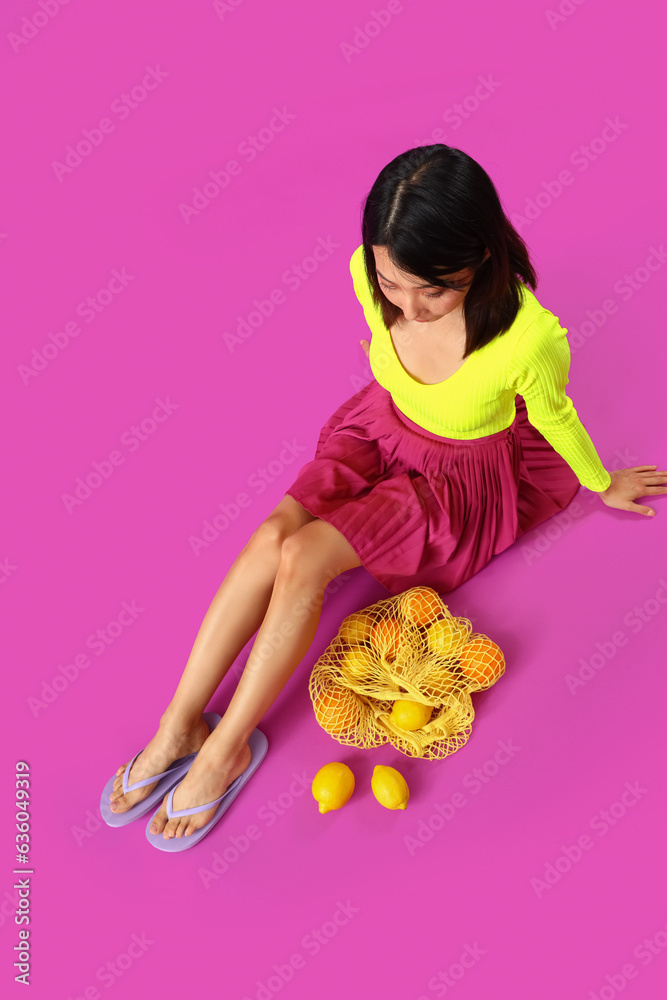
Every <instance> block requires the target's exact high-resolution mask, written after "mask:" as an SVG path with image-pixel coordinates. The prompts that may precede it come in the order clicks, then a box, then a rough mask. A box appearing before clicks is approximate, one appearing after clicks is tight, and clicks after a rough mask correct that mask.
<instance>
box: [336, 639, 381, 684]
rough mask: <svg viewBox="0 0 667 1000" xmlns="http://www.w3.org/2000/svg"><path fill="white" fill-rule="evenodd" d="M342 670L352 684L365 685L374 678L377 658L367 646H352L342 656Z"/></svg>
mask: <svg viewBox="0 0 667 1000" xmlns="http://www.w3.org/2000/svg"><path fill="white" fill-rule="evenodd" d="M340 668H341V670H342V671H343V673H344V675H345V677H346V678H347V679H348V681H350V683H351V684H359V683H362V684H363V682H364V681H367V682H368V681H370V680H371V679H372V677H373V673H374V669H375V656H374V655H373V653H372V652H371V651H370V649H367V648H366V646H351V647H350V648H349V649H346V650H345V652H344V653H343V655H342V656H341V658H340Z"/></svg>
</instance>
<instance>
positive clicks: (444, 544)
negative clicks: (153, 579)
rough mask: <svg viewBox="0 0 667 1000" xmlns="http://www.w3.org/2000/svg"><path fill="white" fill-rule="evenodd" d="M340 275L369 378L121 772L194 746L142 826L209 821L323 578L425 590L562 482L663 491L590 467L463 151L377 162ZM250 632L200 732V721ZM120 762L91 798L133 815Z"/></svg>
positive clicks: (564, 499)
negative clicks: (225, 693)
mask: <svg viewBox="0 0 667 1000" xmlns="http://www.w3.org/2000/svg"><path fill="white" fill-rule="evenodd" d="M350 270H351V274H352V278H353V283H354V289H355V292H356V295H357V297H358V299H359V301H360V303H361V305H362V307H363V310H364V314H365V317H366V320H367V322H368V325H369V327H370V329H371V332H372V334H373V337H372V340H371V343H370V348H369V347H368V344H367V343H366V342H365V341H362V344H363V346H364V349H365V350H366V351H367V353H369V359H370V364H371V370H372V373H373V376H374V378H373V379H372V380H371V382H370V383H369V384H368V385H367V386H365V387H364V388H363V389H361V391H360V392H357V393H356V394H355V395H354V396H352V398H351V399H348V400H347V401H346V402H344V403H343V404H342V405H341V406H340V407H339V408H338V409H337V410H336V412H335V413H334V414H333V415H332V416H331V417H330V418H329V420H328V421H327V422H326V424H325V425H324V427H323V428H322V431H321V434H320V438H319V441H318V444H317V448H316V452H315V456H314V458H313V460H312V461H310V462H308V463H306V464H305V465H304V466H303V468H302V469H301V470H300V472H299V474H298V476H297V479H296V481H295V482H294V483H293V484H292V486H291V487H290V488H289V489H288V490H287V492H286V495H285V496H284V497H283V499H282V500H281V501H280V503H279V504H278V505H277V507H276V508H275V509H274V510H273V511H272V512H271V514H269V516H268V517H267V518H266V519H265V520H264V521H263V522H262V523H261V524H260V525H259V526H258V528H257V529H256V530H255V531H254V532H253V534H252V536H251V537H250V538H249V540H248V541H247V543H246V545H245V546H244V547H243V549H242V550H241V552H240V553H239V555H238V557H237V558H236V560H235V561H234V563H233V564H232V566H231V568H230V570H229V572H228V573H227V576H226V577H225V579H224V581H223V582H222V584H221V586H220V588H219V590H218V592H217V593H216V595H215V597H214V598H213V601H212V603H211V605H210V607H209V609H208V611H207V613H206V617H205V618H204V620H203V623H202V625H201V628H200V630H199V633H198V635H197V637H196V640H195V642H194V645H193V648H192V652H191V654H190V657H189V659H188V662H187V664H186V666H185V670H184V672H183V675H182V677H181V679H180V681H179V683H178V686H177V688H176V692H175V694H174V696H173V698H172V700H171V702H170V703H169V705H168V706H167V708H166V709H165V711H164V713H163V714H162V716H161V718H160V723H159V726H158V730H157V732H156V734H155V735H154V736H153V738H152V739H151V740H150V742H149V743H148V745H147V746H146V747H145V749H144V750H143V751H142V752H141V754H140V755H138V756H137V757H136V758H135V759H134V763H133V764H132V768H131V776H130V779H129V780H130V782H131V783H132V784H135V783H138V782H140V781H142V780H144V781H145V780H146V779H147V778H150V777H152V776H155V775H157V774H160V773H162V772H163V771H165V770H166V769H167V768H168V767H169V765H170V764H172V762H173V761H174V760H176V759H177V758H181V757H186V755H188V754H196V756H195V757H194V761H193V763H192V764H191V766H190V768H189V770H188V771H187V773H186V774H185V777H184V778H183V779H182V780H181V782H180V784H178V785H177V786H176V788H175V791H174V792H173V798H172V809H175V810H186V809H188V810H190V812H189V814H188V815H186V816H180V817H178V816H177V817H175V818H173V819H169V818H168V816H167V811H166V799H167V797H166V796H165V799H164V800H163V802H162V805H161V806H160V808H159V810H158V811H157V813H156V814H155V816H154V818H153V820H152V821H151V823H150V831H149V832H150V834H151V835H153V836H161V837H162V838H174V837H175V838H180V837H189V836H191V834H192V833H193V832H194V831H197V830H203V829H204V828H205V827H207V826H210V827H212V825H213V823H212V822H211V820H212V818H213V817H214V816H215V815H216V809H215V808H209V809H206V810H200V811H197V806H200V807H201V806H202V805H209V804H210V803H211V802H214V801H217V800H218V799H219V798H220V797H221V796H223V793H225V790H226V789H228V788H229V786H230V785H231V783H232V782H233V781H234V779H236V778H237V777H238V776H239V775H242V774H243V773H244V771H246V768H248V766H249V763H250V759H251V749H250V746H249V744H248V741H249V739H250V738H251V735H252V733H253V730H254V729H255V726H256V725H257V723H258V722H259V720H260V719H261V718H262V717H263V716H264V714H265V712H266V711H267V709H268V708H269V707H270V706H271V705H272V703H273V702H274V700H275V699H276V697H277V696H278V694H279V693H280V691H281V689H282V688H283V686H284V685H285V683H286V682H287V680H288V679H289V677H290V676H291V674H292V673H293V672H294V670H295V668H296V667H297V665H298V664H299V662H300V661H301V659H302V658H303V656H304V655H305V653H306V652H307V650H308V647H309V646H310V644H311V642H312V639H313V637H314V634H315V631H316V628H317V624H318V620H319V616H320V609H321V603H322V595H323V592H324V588H325V587H326V584H327V583H328V582H329V581H330V580H331V579H333V578H334V577H336V576H337V575H338V574H340V573H342V572H344V571H345V570H349V569H352V568H353V567H356V566H360V565H362V566H364V567H365V568H366V569H367V570H368V572H369V573H371V574H372V575H373V576H374V577H375V578H376V579H377V580H379V581H380V582H381V583H382V584H383V585H384V586H385V587H387V589H388V590H389V591H390V592H392V593H400V592H402V591H403V590H405V589H407V588H408V587H411V586H415V585H416V584H424V585H426V586H431V587H433V588H435V589H436V590H438V591H439V592H441V593H443V592H447V591H451V590H453V589H454V588H455V587H457V586H459V585H460V584H461V583H463V582H465V581H466V580H467V579H469V577H471V576H472V575H473V574H474V573H477V572H478V571H479V570H480V569H482V567H483V566H485V565H486V564H487V563H488V562H489V561H490V560H491V559H492V558H493V557H494V556H495V555H497V554H498V553H500V552H502V551H503V550H504V549H506V548H507V547H508V546H509V545H511V544H512V543H513V542H514V541H515V540H516V539H517V538H518V537H519V536H520V535H522V534H523V533H524V532H526V531H527V530H529V529H530V528H533V527H535V526H536V525H538V524H540V523H542V522H543V521H545V520H546V519H547V518H549V517H551V516H553V515H554V514H556V513H558V512H559V511H561V510H563V509H564V508H565V507H567V506H568V504H569V503H570V502H571V501H572V499H573V498H574V496H575V495H576V493H577V491H578V489H579V485H580V484H582V485H584V486H586V487H588V488H589V489H590V490H594V491H595V492H597V493H598V494H599V495H600V498H601V500H602V501H603V502H604V503H605V504H606V505H607V506H609V507H616V508H618V509H620V510H627V511H634V512H635V513H640V514H645V515H651V514H653V513H654V511H653V510H652V509H651V508H649V507H646V506H642V505H640V504H637V503H635V501H636V500H637V498H639V497H643V496H647V495H655V494H658V493H665V492H667V488H665V487H664V486H662V485H661V484H664V483H667V471H664V470H661V471H658V470H657V467H656V466H655V465H652V466H648V465H641V466H636V467H634V468H630V469H622V470H619V471H613V472H608V471H607V470H606V469H605V468H604V466H603V465H602V463H601V461H600V459H599V457H598V455H597V452H596V450H595V448H594V446H593V443H592V441H591V439H590V437H589V436H588V433H587V432H586V430H585V429H584V427H583V425H582V423H581V421H580V420H579V418H578V416H577V413H576V410H575V409H574V407H573V404H572V402H571V400H570V399H569V398H568V396H567V395H566V393H565V386H566V385H567V383H568V370H569V361H570V355H569V349H568V344H567V340H566V336H565V334H566V330H565V329H563V328H561V327H560V325H559V322H558V317H556V316H554V315H553V314H552V313H551V312H550V311H549V310H548V309H546V308H544V307H543V306H542V305H541V304H540V303H539V302H538V301H537V299H536V297H535V295H534V294H533V292H532V291H530V288H532V289H533V290H534V289H535V288H536V285H537V279H536V276H535V271H534V269H533V266H532V264H531V262H530V259H529V255H528V251H527V249H526V246H525V243H524V242H523V240H522V239H521V237H520V236H519V234H518V233H517V232H516V231H515V229H514V228H513V227H512V225H511V223H510V222H509V220H508V219H507V217H506V215H505V213H504V211H503V209H502V207H501V203H500V200H499V197H498V194H497V192H496V189H495V187H494V185H493V183H492V181H491V179H490V178H489V176H488V175H487V174H486V173H485V171H484V170H483V169H482V167H481V166H479V164H477V163H476V162H475V161H474V160H473V159H471V157H469V156H468V155H467V154H466V153H464V152H462V151H461V150H459V149H454V148H452V147H449V146H445V145H442V144H439V143H438V144H435V145H431V146H420V147H417V148H415V149H410V150H408V151H407V152H405V153H402V154H401V155H400V156H397V157H396V158H395V159H393V160H392V161H391V162H390V163H389V164H388V165H387V166H386V167H385V168H384V169H383V170H382V171H381V172H380V174H379V176H378V178H377V180H376V181H375V183H374V184H373V187H372V188H371V191H370V193H369V195H368V197H367V199H366V202H365V206H364V211H363V221H362V244H361V245H360V246H359V247H358V248H357V249H356V250H355V251H354V253H353V254H352V259H351V262H350ZM528 286H530V288H529V287H528ZM256 630H259V631H258V632H257V637H256V639H255V642H254V644H253V647H252V650H251V652H250V656H249V658H248V661H247V663H246V665H245V668H244V671H243V674H242V676H241V678H240V680H239V683H238V686H237V687H236V690H235V691H234V694H233V696H232V698H231V701H230V703H229V706H228V708H227V709H226V711H225V713H224V716H223V717H222V719H221V720H220V721H219V722H218V724H217V725H216V726H215V728H213V729H212V730H211V731H209V725H208V724H207V721H206V720H205V719H204V718H203V716H202V713H203V711H204V709H205V707H206V705H207V704H208V702H209V700H210V699H211V698H212V696H213V695H214V693H215V691H216V689H217V687H218V685H219V684H220V681H221V679H222V678H223V677H224V675H225V674H226V672H227V671H228V670H229V668H230V666H231V665H232V663H233V662H234V660H235V659H236V657H237V656H238V655H239V653H240V651H241V650H242V649H243V647H244V646H245V644H246V643H247V642H248V640H249V638H250V637H251V636H252V635H253V634H254V633H255V631H256ZM277 640H278V641H277ZM197 751H198V752H197ZM126 768H127V764H126V765H124V766H123V767H121V768H119V770H118V772H117V777H116V778H115V782H114V786H113V792H112V793H111V795H110V797H109V807H110V809H111V810H112V811H113V813H114V814H116V815H120V814H122V813H124V812H132V810H137V811H139V812H140V809H141V805H140V804H141V802H142V801H143V800H144V799H145V798H146V796H147V795H148V794H149V793H150V792H151V790H152V789H153V788H155V787H156V782H152V783H148V784H146V785H144V786H142V787H138V788H136V789H135V790H133V791H129V792H127V793H125V794H124V793H123V787H122V777H123V773H124V771H125V769H126ZM126 783H127V779H126ZM173 784H175V782H173ZM145 811H146V810H145V809H144V812H145ZM128 818H129V816H128ZM206 832H208V831H206ZM174 846H176V845H174Z"/></svg>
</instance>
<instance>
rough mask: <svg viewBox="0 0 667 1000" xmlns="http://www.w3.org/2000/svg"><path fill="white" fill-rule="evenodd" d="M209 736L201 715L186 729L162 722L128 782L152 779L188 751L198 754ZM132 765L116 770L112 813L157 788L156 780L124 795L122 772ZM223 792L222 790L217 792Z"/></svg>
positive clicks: (129, 805) (126, 806)
mask: <svg viewBox="0 0 667 1000" xmlns="http://www.w3.org/2000/svg"><path fill="white" fill-rule="evenodd" d="M209 735H210V730H209V728H208V724H207V722H206V720H205V719H204V718H201V719H199V720H198V721H197V723H196V724H195V725H194V726H193V727H192V729H189V730H186V731H175V730H174V729H171V728H169V727H168V726H166V725H163V723H162V722H161V723H160V726H159V728H158V731H157V733H156V734H155V736H154V737H153V739H152V740H151V741H150V743H149V744H148V745H147V746H146V747H145V749H144V750H142V751H141V753H140V754H139V756H138V757H137V759H136V761H135V762H134V764H133V765H132V770H131V772H130V774H129V776H128V777H129V783H130V784H132V783H133V782H134V781H141V780H142V779H143V778H150V777H151V776H152V775H153V774H161V772H162V771H166V770H167V768H168V767H169V765H170V764H172V763H173V762H174V761H175V760H178V758H179V757H185V756H186V755H187V754H189V753H197V751H198V750H200V749H201V748H202V746H203V745H204V743H205V742H206V740H207V739H208V737H209ZM127 764H129V761H128V762H127V763H126V764H123V766H122V767H119V768H118V770H117V771H116V780H115V781H114V785H113V791H112V793H111V795H110V796H109V801H110V803H111V810H112V812H116V813H122V812H125V811H126V810H127V809H129V808H130V807H131V806H133V805H135V804H136V803H137V802H141V800H142V799H145V798H146V796H147V795H148V794H149V793H150V792H151V791H152V790H153V789H154V788H155V786H156V785H157V781H154V782H152V783H151V784H150V785H144V786H143V788H137V789H135V790H134V791H131V792H128V793H127V794H126V795H124V794H123V773H124V771H125V769H126V767H127ZM218 794H220V793H218Z"/></svg>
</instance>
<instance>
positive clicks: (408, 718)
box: [389, 698, 433, 732]
mask: <svg viewBox="0 0 667 1000" xmlns="http://www.w3.org/2000/svg"><path fill="white" fill-rule="evenodd" d="M432 711H433V707H432V706H431V705H422V704H421V703H420V702H418V701H407V700H405V699H401V698H399V699H398V700H397V701H395V702H394V707H393V708H392V710H391V715H390V716H389V718H390V719H391V721H392V722H393V723H394V725H395V726H398V728H399V729H407V730H408V731H410V732H412V731H413V730H415V729H421V728H422V726H425V725H426V723H427V722H428V720H429V719H430V718H431V712H432Z"/></svg>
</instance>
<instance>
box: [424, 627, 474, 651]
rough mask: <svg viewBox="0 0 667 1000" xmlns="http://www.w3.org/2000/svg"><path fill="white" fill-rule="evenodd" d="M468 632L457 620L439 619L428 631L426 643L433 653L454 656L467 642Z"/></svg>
mask: <svg viewBox="0 0 667 1000" xmlns="http://www.w3.org/2000/svg"><path fill="white" fill-rule="evenodd" d="M467 639H468V630H467V629H466V627H465V625H462V624H461V623H460V622H458V621H457V619H456V618H438V620H437V621H434V622H433V623H432V624H431V625H429V626H428V628H427V629H426V642H427V644H428V648H429V649H430V651H431V652H432V653H439V655H440V656H453V655H455V654H456V653H457V651H458V650H459V648H460V647H461V646H462V645H463V644H464V643H465V642H466V641H467Z"/></svg>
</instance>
